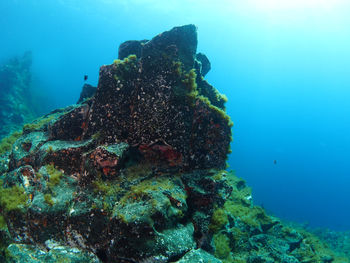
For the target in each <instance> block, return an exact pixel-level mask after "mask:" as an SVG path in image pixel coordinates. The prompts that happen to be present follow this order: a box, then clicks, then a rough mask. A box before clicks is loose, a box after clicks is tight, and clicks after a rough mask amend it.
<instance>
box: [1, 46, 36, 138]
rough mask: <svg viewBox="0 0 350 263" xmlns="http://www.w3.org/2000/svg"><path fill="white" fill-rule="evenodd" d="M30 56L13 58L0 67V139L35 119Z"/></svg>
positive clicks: (29, 53)
mask: <svg viewBox="0 0 350 263" xmlns="http://www.w3.org/2000/svg"><path fill="white" fill-rule="evenodd" d="M31 65H32V54H31V52H26V53H25V54H24V55H23V56H22V57H16V58H13V59H11V60H9V61H7V63H5V64H4V65H2V66H1V67H0V138H3V137H5V136H6V135H8V134H9V133H11V132H13V131H15V130H17V129H19V128H21V127H22V126H23V124H24V123H26V122H29V121H32V120H33V119H34V118H35V117H37V116H36V115H35V112H34V111H33V108H34V107H33V101H32V97H31V90H30V88H31Z"/></svg>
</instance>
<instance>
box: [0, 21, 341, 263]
mask: <svg viewBox="0 0 350 263" xmlns="http://www.w3.org/2000/svg"><path fill="white" fill-rule="evenodd" d="M196 48H197V31H196V27H195V26H193V25H187V26H183V27H175V28H174V29H172V30H170V31H167V32H164V33H162V34H160V35H158V36H156V37H155V38H153V39H152V40H150V41H146V40H142V41H127V42H125V43H123V44H122V45H121V46H120V49H119V58H118V59H117V60H116V61H115V62H114V63H113V64H111V65H107V66H102V67H101V70H100V79H99V84H98V87H97V90H96V93H95V94H94V95H92V94H89V97H90V96H91V95H92V97H91V98H89V99H82V100H81V103H79V104H77V105H73V106H70V107H67V108H65V109H60V110H57V111H54V112H52V113H51V114H48V115H46V116H44V117H43V118H41V119H39V120H37V121H35V122H33V123H32V124H29V125H25V126H24V127H23V134H21V135H19V136H18V138H16V139H15V142H11V144H13V145H11V147H8V148H6V149H5V153H4V155H3V158H4V159H3V161H4V163H5V165H4V166H3V168H1V170H0V172H1V174H0V180H1V185H0V193H1V197H0V219H1V222H0V223H1V228H0V234H1V235H0V237H1V247H0V249H1V256H0V260H3V261H5V262H117V263H118V262H120V263H124V262H137V263H139V262H142V263H146V262H178V263H185V262H188V263H190V262H193V263H195V262H196V263H197V262H208V263H209V262H218V263H219V262H315V263H316V262H333V261H334V262H337V260H338V259H339V258H338V257H337V255H336V254H334V253H333V252H332V251H330V250H329V249H327V248H326V246H325V245H324V244H323V243H322V242H319V241H318V240H317V239H316V238H314V237H313V236H312V235H310V234H308V233H307V232H302V231H300V230H295V229H291V228H288V227H287V226H285V225H284V224H283V223H281V221H280V220H278V219H276V218H274V217H271V216H269V215H267V214H266V213H265V211H264V210H263V209H262V208H261V207H258V206H254V205H253V202H252V196H251V189H250V188H248V187H247V186H246V184H245V182H244V181H243V180H242V179H239V178H237V177H236V176H235V175H234V174H233V173H232V172H227V171H225V170H223V169H224V168H225V166H226V163H225V162H226V158H227V154H228V152H229V144H230V141H231V126H232V122H231V121H230V118H229V117H228V115H227V114H226V113H225V107H224V103H225V101H226V98H225V96H222V95H221V94H219V92H218V91H217V90H216V89H215V88H214V87H212V86H211V85H210V84H209V83H208V82H206V81H205V80H204V75H205V74H206V73H207V71H208V70H209V69H210V66H209V65H208V61H206V59H205V58H206V57H205V55H203V54H202V55H198V54H196ZM33 257H35V260H36V261H35V260H34V259H33ZM343 262H348V261H343Z"/></svg>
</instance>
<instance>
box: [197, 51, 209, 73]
mask: <svg viewBox="0 0 350 263" xmlns="http://www.w3.org/2000/svg"><path fill="white" fill-rule="evenodd" d="M196 59H197V61H198V62H199V68H200V73H201V75H202V76H205V75H207V73H208V72H209V71H210V69H211V64H210V61H209V59H208V58H207V56H206V55H205V54H203V53H198V54H197V55H196Z"/></svg>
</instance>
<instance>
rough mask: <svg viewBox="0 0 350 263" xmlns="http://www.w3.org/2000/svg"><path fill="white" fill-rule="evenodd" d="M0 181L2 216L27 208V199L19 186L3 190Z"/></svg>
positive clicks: (0, 181)
mask: <svg viewBox="0 0 350 263" xmlns="http://www.w3.org/2000/svg"><path fill="white" fill-rule="evenodd" d="M2 185H3V181H2V180H0V186H1V187H0V206H1V209H2V211H3V213H4V214H6V213H8V212H11V211H21V210H23V209H24V208H25V207H26V206H27V200H28V197H27V195H26V193H25V190H24V188H23V187H21V186H17V185H14V186H12V187H8V188H3V187H2Z"/></svg>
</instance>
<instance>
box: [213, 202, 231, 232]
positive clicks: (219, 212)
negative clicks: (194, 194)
mask: <svg viewBox="0 0 350 263" xmlns="http://www.w3.org/2000/svg"><path fill="white" fill-rule="evenodd" d="M227 223H228V217H227V213H226V211H225V210H224V209H222V208H217V209H215V210H214V213H213V216H212V218H211V223H210V225H209V229H210V230H211V231H213V232H218V231H219V230H220V229H221V228H222V227H223V226H224V225H226V224H227Z"/></svg>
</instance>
